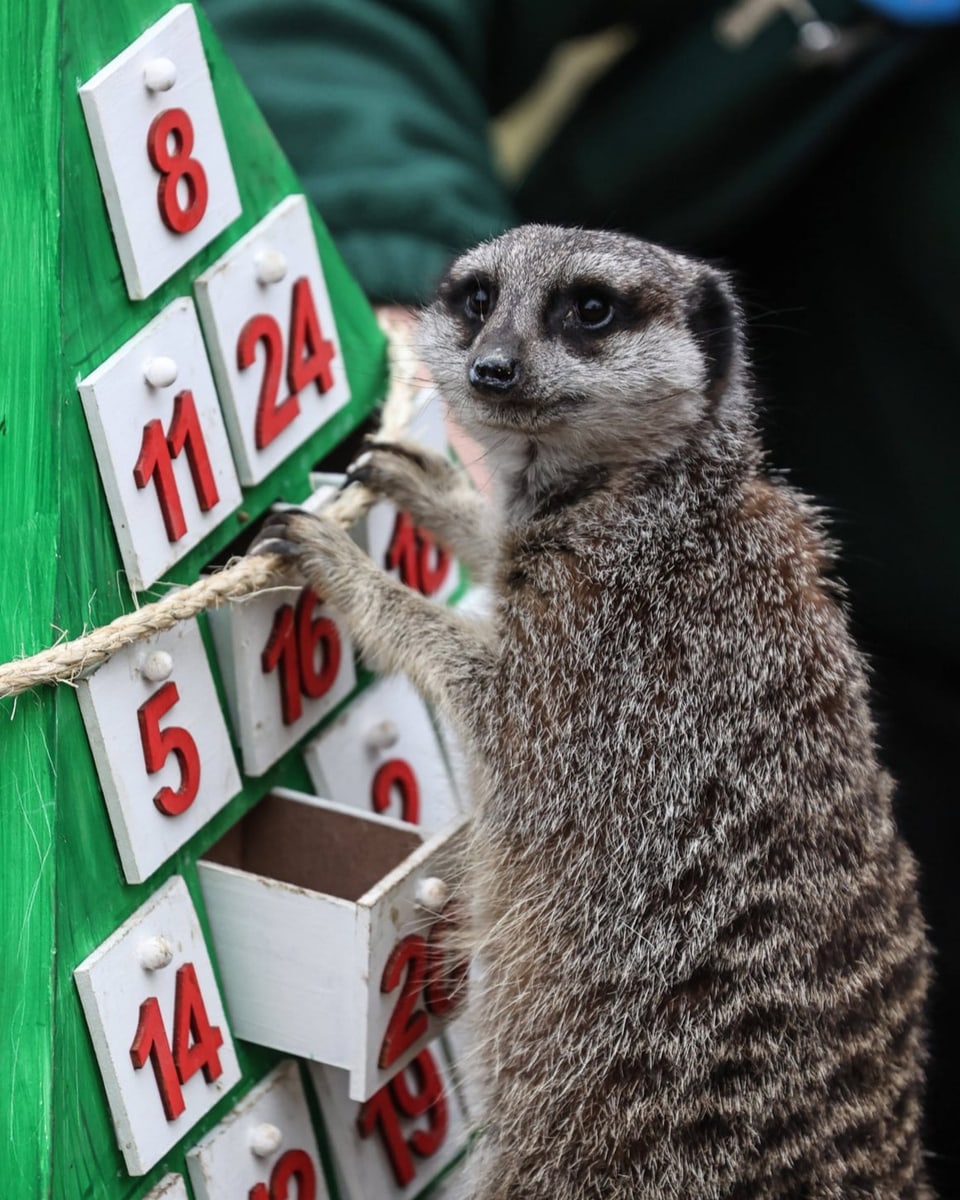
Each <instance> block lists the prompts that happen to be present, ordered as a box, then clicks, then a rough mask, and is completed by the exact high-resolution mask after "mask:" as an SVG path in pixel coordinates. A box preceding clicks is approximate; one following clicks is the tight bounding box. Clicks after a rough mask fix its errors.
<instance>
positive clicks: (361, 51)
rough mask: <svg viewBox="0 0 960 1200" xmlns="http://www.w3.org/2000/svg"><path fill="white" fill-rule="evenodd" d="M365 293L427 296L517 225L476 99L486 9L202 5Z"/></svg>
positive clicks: (304, 0) (280, 0)
mask: <svg viewBox="0 0 960 1200" xmlns="http://www.w3.org/2000/svg"><path fill="white" fill-rule="evenodd" d="M204 7H205V9H206V11H207V13H208V15H209V17H210V20H211V22H212V24H213V26H214V28H215V30H216V32H217V34H218V35H219V37H220V38H221V40H222V42H223V44H224V46H225V48H226V50H227V52H228V54H229V55H230V56H231V58H232V59H233V61H234V62H235V64H236V66H237V67H238V69H239V70H240V72H241V74H242V75H243V77H244V79H245V81H246V83H247V85H248V86H249V88H250V90H251V92H252V93H253V95H254V98H255V99H256V100H257V102H258V104H259V105H260V108H261V109H262V111H263V113H264V115H265V116H266V118H267V120H268V122H269V123H270V125H271V127H272V128H273V130H274V132H275V133H276V135H277V137H278V139H279V141H280V143H281V145H282V146H283V148H284V150H285V152H286V153H287V155H288V157H289V158H290V160H291V162H292V163H293V166H294V168H295V170H296V171H297V173H298V174H299V176H300V178H301V180H302V181H303V184H304V188H305V189H306V191H307V193H308V194H309V196H310V198H311V199H312V200H313V202H314V204H315V205H316V206H317V210H318V211H319V213H320V215H321V216H322V217H323V219H324V221H325V222H326V223H327V226H328V227H329V229H330V231H331V233H332V234H333V237H334V239H335V240H336V242H337V245H338V247H339V249H340V251H341V253H342V254H343V256H344V258H345V259H346V261H347V264H348V266H349V267H350V268H351V269H352V271H353V272H354V274H355V276H356V278H357V280H358V281H359V283H360V285H361V286H362V287H363V288H364V290H365V291H366V292H367V294H368V295H369V296H370V297H371V298H372V299H373V300H375V301H381V302H400V303H411V302H417V301H420V300H422V299H424V298H425V297H426V296H427V295H428V294H429V293H430V291H431V290H432V287H433V285H434V283H435V282H436V280H437V279H438V278H439V276H440V275H441V273H442V271H443V269H444V268H445V266H446V265H447V264H448V262H449V261H450V259H451V258H452V257H453V256H454V255H455V254H456V253H458V252H459V251H460V250H462V249H463V248H464V247H466V246H468V245H471V244H473V243H475V242H477V241H479V240H481V239H482V238H485V237H488V236H491V235H493V234H496V233H498V232H500V231H501V230H502V229H504V228H506V227H507V226H509V225H511V224H513V223H514V220H515V218H514V214H513V211H512V208H511V205H510V203H509V200H508V199H507V195H506V192H505V189H504V188H503V186H502V185H501V183H500V182H499V180H498V178H497V175H496V171H495V169H494V166H493V162H492V160H491V155H490V148H489V144H488V140H487V122H488V112H487V108H486V105H485V103H484V99H483V96H482V78H483V71H484V62H483V56H484V53H485V45H486V39H487V23H488V20H489V16H490V0H469V2H468V3H450V2H449V0H389V2H386V0H384V2H379V0H312V2H311V0H204Z"/></svg>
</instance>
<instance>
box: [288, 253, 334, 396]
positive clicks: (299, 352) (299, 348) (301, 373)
mask: <svg viewBox="0 0 960 1200" xmlns="http://www.w3.org/2000/svg"><path fill="white" fill-rule="evenodd" d="M333 355H334V349H333V342H331V341H330V339H329V338H325V337H324V336H323V333H322V332H321V330H320V318H319V317H318V316H317V306H316V305H315V304H314V302H313V292H312V291H311V290H310V280H309V279H307V277H306V276H305V275H304V276H302V277H301V278H300V279H298V280H297V282H296V283H295V284H294V285H293V299H292V301H291V305H290V355H289V357H288V359H287V383H288V384H289V385H290V391H291V392H302V391H303V389H304V388H305V387H307V385H308V384H311V383H314V382H315V383H316V385H317V391H318V392H320V394H321V395H322V394H323V393H324V392H329V390H330V389H331V388H332V387H333V372H332V371H331V369H330V363H331V361H332V359H333Z"/></svg>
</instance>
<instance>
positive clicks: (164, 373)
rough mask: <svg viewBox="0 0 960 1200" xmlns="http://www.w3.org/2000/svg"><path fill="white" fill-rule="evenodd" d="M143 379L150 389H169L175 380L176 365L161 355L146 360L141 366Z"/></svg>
mask: <svg viewBox="0 0 960 1200" xmlns="http://www.w3.org/2000/svg"><path fill="white" fill-rule="evenodd" d="M143 377H144V379H145V380H146V381H147V383H149V384H150V386H151V387H152V388H162V387H169V386H170V384H171V383H174V382H175V381H176V378H177V364H176V363H175V362H174V361H173V359H172V358H167V357H166V356H165V355H163V354H159V355H157V357H156V358H150V359H147V361H146V362H145V363H144V364H143Z"/></svg>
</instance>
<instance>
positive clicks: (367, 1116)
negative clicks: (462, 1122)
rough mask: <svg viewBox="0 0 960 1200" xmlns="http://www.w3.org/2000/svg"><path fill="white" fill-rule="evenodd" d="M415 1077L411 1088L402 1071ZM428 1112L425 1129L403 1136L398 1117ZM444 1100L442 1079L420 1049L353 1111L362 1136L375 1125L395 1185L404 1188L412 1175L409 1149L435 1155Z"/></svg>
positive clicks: (444, 1131)
mask: <svg viewBox="0 0 960 1200" xmlns="http://www.w3.org/2000/svg"><path fill="white" fill-rule="evenodd" d="M407 1072H409V1073H410V1074H411V1075H413V1076H414V1077H415V1080H416V1084H417V1087H416V1089H415V1090H412V1089H411V1088H410V1086H409V1084H408V1083H407V1078H406V1074H407ZM425 1113H429V1114H430V1121H429V1124H428V1125H427V1128H426V1129H415V1130H414V1131H413V1133H412V1134H411V1135H410V1136H409V1138H405V1137H404V1136H403V1130H402V1129H401V1128H400V1118H401V1117H406V1118H408V1119H413V1118H416V1117H422V1116H423V1115H424V1114H425ZM447 1125H448V1119H447V1100H446V1097H445V1096H444V1094H443V1080H442V1079H441V1078H440V1072H439V1071H438V1070H437V1064H436V1063H435V1062H434V1061H433V1055H432V1054H431V1053H430V1051H429V1050H421V1051H420V1053H419V1054H418V1055H417V1057H416V1058H415V1059H413V1061H412V1062H411V1063H410V1065H409V1066H408V1067H407V1068H406V1071H400V1072H398V1074H396V1075H394V1077H393V1078H392V1079H391V1080H390V1082H389V1083H388V1084H386V1086H385V1087H382V1088H381V1089H380V1091H379V1092H375V1093H374V1094H373V1095H372V1096H371V1097H370V1099H369V1100H368V1101H367V1102H366V1103H365V1104H364V1105H363V1106H362V1108H361V1109H360V1112H359V1113H358V1114H357V1130H358V1132H359V1134H360V1136H361V1137H362V1138H366V1137H369V1136H370V1134H371V1133H373V1131H374V1129H377V1128H379V1130H380V1135H381V1137H382V1138H383V1144H384V1148H385V1149H386V1152H387V1158H388V1159H389V1160H390V1167H391V1169H392V1171H393V1177H394V1179H395V1180H396V1181H397V1186H398V1187H406V1185H407V1184H408V1183H411V1182H412V1181H413V1179H414V1176H415V1175H416V1173H417V1172H416V1167H415V1166H414V1165H413V1158H412V1156H411V1151H412V1152H413V1154H416V1155H417V1156H418V1157H419V1158H429V1157H430V1155H431V1154H436V1152H437V1150H439V1148H440V1147H441V1146H442V1145H443V1139H444V1138H445V1137H446V1136H447Z"/></svg>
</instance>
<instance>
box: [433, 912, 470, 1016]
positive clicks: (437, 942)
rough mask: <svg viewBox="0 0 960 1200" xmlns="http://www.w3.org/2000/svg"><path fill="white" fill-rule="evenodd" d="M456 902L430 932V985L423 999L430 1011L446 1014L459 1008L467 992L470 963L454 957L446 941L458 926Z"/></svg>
mask: <svg viewBox="0 0 960 1200" xmlns="http://www.w3.org/2000/svg"><path fill="white" fill-rule="evenodd" d="M456 920H457V918H456V908H455V904H454V903H451V904H450V905H448V908H447V911H445V913H444V915H443V916H442V917H438V919H437V920H436V921H434V923H433V924H432V925H431V926H430V932H429V933H428V934H427V986H426V988H425V989H424V993H423V1002H424V1004H425V1005H426V1007H427V1012H428V1013H432V1014H433V1016H435V1017H445V1016H446V1015H447V1014H448V1013H450V1012H452V1011H453V1009H455V1008H456V1007H457V1005H458V1004H459V1003H460V1001H461V1000H462V999H463V997H464V994H465V988H466V983H467V973H468V972H469V970H470V963H469V962H468V961H467V959H465V958H453V959H451V958H450V956H449V954H448V952H447V947H446V946H444V944H443V941H444V938H445V937H448V936H449V935H450V934H451V932H452V931H453V930H454V929H455V928H456Z"/></svg>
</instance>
